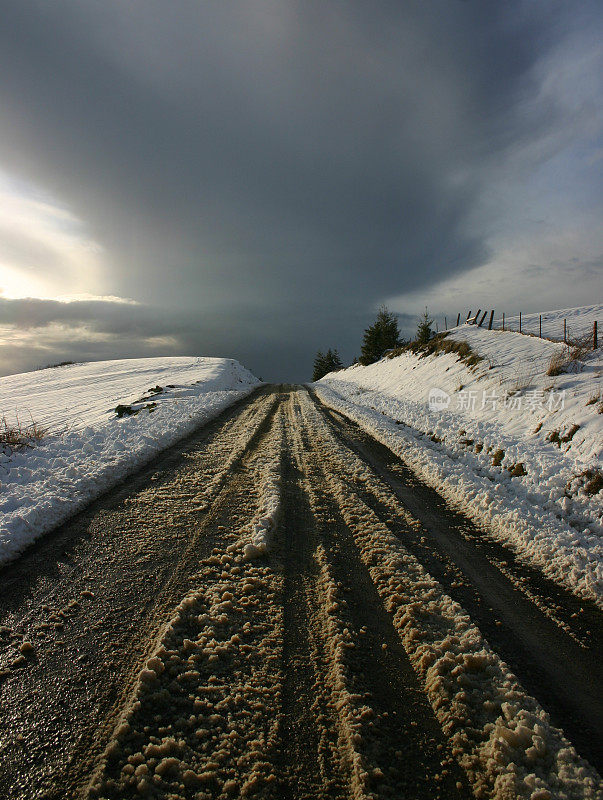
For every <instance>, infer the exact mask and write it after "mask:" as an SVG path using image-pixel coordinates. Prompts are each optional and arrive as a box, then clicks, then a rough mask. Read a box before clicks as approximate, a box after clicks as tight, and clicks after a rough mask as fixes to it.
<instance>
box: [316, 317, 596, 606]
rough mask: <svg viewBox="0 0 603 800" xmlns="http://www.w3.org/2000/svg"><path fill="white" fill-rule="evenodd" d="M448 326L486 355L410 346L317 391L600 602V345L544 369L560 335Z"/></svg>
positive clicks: (485, 522) (460, 504) (504, 536)
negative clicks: (423, 351) (469, 361)
mask: <svg viewBox="0 0 603 800" xmlns="http://www.w3.org/2000/svg"><path fill="white" fill-rule="evenodd" d="M591 311H592V308H589V313H590V312H591ZM558 313H560V314H561V313H564V314H565V315H566V317H567V318H568V319H569V318H571V317H570V312H569V311H565V312H558ZM577 316H578V317H579V315H577ZM602 317H603V314H602ZM450 338H453V339H456V340H459V341H466V342H468V343H469V344H470V346H471V347H472V349H473V350H474V351H475V352H476V353H478V354H479V355H480V356H481V357H482V360H481V361H479V363H478V364H477V365H476V366H474V367H468V366H467V365H466V364H465V363H463V362H462V361H460V360H459V359H458V358H457V356H456V355H455V354H452V353H450V354H446V353H443V354H439V355H431V356H427V357H420V356H419V355H414V354H412V353H410V352H408V353H404V354H402V355H401V356H398V357H396V358H392V359H387V358H385V359H382V360H381V361H379V362H378V363H376V364H372V365H370V366H368V367H362V366H360V365H355V366H353V367H350V368H349V369H347V370H342V371H340V372H337V373H331V374H330V375H328V376H326V377H325V378H323V379H322V380H321V381H319V382H318V383H317V384H316V389H317V390H318V394H319V397H320V398H321V399H322V400H323V401H324V402H326V403H327V404H329V405H331V406H333V407H334V408H336V409H337V410H339V411H341V412H343V413H344V414H347V415H348V416H349V417H351V418H352V419H354V420H355V421H356V422H358V423H359V424H360V425H362V426H363V427H364V428H365V429H367V430H368V431H369V432H370V433H372V434H373V435H374V436H376V438H378V439H379V440H380V441H382V442H383V443H384V444H386V445H387V446H388V447H389V448H390V449H391V450H392V451H393V452H395V453H396V454H397V455H399V456H401V457H402V458H404V459H405V460H406V461H407V462H408V463H409V464H410V465H411V466H412V467H413V468H414V469H415V470H416V471H417V472H418V473H419V474H420V475H421V477H422V478H423V479H424V480H425V481H426V482H427V483H429V484H430V485H432V486H434V488H437V489H438V491H440V492H441V493H442V494H443V495H444V496H445V497H446V498H447V499H448V500H449V501H450V502H451V503H452V504H453V505H454V506H455V507H457V508H459V509H460V510H462V511H464V512H465V513H467V514H468V515H469V516H471V517H472V518H473V519H475V520H476V521H477V522H478V523H479V524H480V525H482V526H484V527H485V528H486V529H488V530H490V531H491V532H492V533H493V534H494V535H495V537H496V538H498V539H499V540H501V541H503V542H505V543H508V544H511V545H512V546H513V547H514V549H515V550H516V551H517V552H518V553H520V554H521V555H523V556H524V557H526V558H527V559H528V560H530V561H531V562H532V563H534V564H536V565H538V566H539V567H540V568H541V569H542V570H543V571H544V572H545V573H546V574H547V575H548V576H549V577H551V578H553V579H554V580H557V581H558V582H560V583H563V584H564V585H565V586H567V587H569V588H571V589H572V590H573V591H575V592H576V593H577V594H579V595H581V596H584V597H589V598H591V599H593V598H598V601H599V602H603V547H602V545H601V534H602V533H603V504H602V503H601V493H600V492H599V491H596V489H597V480H598V478H597V475H598V474H600V473H601V471H602V470H603V414H602V413H601V408H602V407H603V405H602V404H603V393H602V392H603V389H602V377H601V376H602V375H603V359H602V357H601V350H600V349H599V350H598V351H594V352H592V351H591V352H589V353H586V354H585V356H584V359H583V360H581V361H578V362H571V363H568V364H567V366H566V369H568V370H569V371H568V372H562V373H561V374H560V375H557V376H548V375H547V374H546V372H547V369H548V366H549V364H550V361H551V358H552V357H553V356H554V355H556V354H558V353H561V354H562V355H563V356H565V355H566V353H567V348H565V346H564V345H562V344H555V343H552V342H548V341H545V340H541V339H538V338H534V337H531V336H523V335H521V334H518V333H513V332H507V331H505V332H503V331H488V330H484V329H481V328H477V327H476V326H461V327H460V328H457V329H454V330H453V331H452V332H451V333H450ZM433 390H437V392H436V394H435V396H434V394H431V400H432V402H431V407H430V402H429V401H430V393H432V392H433ZM434 399H435V401H436V402H435V403H434Z"/></svg>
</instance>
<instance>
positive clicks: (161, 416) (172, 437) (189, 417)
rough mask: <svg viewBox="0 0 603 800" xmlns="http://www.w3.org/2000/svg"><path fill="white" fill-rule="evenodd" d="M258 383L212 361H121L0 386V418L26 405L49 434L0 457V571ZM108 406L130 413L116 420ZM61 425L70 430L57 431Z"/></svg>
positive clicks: (16, 378) (227, 363)
mask: <svg viewBox="0 0 603 800" xmlns="http://www.w3.org/2000/svg"><path fill="white" fill-rule="evenodd" d="M104 374H106V382H105V381H104V380H103V375H104ZM258 384H259V382H258V380H257V379H256V378H255V377H254V376H253V375H252V374H251V373H250V372H249V371H248V370H246V369H245V368H244V367H242V366H241V365H240V364H239V363H238V362H236V361H234V360H232V359H218V358H165V359H163V358H148V359H147V358H145V359H124V360H120V361H108V362H95V363H94V364H78V365H73V366H69V367H59V368H56V369H49V370H42V371H40V372H35V373H25V374H23V375H12V376H9V377H8V378H3V379H1V380H0V412H1V413H3V414H6V415H7V417H10V415H11V414H14V413H15V412H18V413H20V415H21V419H22V421H23V411H24V409H25V408H27V409H28V410H29V412H30V413H31V416H32V418H33V419H34V420H35V421H36V422H37V423H41V424H43V425H46V426H49V427H50V430H51V433H50V435H49V436H48V437H47V438H46V439H44V440H43V442H42V443H40V444H39V445H37V446H35V447H33V448H32V449H26V450H22V451H20V452H13V453H12V454H11V453H4V454H3V455H0V564H3V563H6V562H7V561H10V560H11V559H13V558H15V557H16V556H17V555H18V554H19V553H21V552H22V551H23V550H24V548H25V547H27V545H28V544H30V543H31V542H32V541H34V540H35V539H37V538H38V537H39V536H41V535H42V534H44V533H46V532H48V531H49V530H51V529H52V528H54V527H55V526H56V525H58V524H60V523H62V522H64V521H65V520H66V519H67V518H68V517H70V516H72V515H73V514H74V513H75V512H77V511H79V510H80V509H82V508H83V507H84V506H85V505H86V504H88V503H89V502H90V501H91V500H93V499H94V498H96V497H98V496H99V495H100V494H102V493H103V492H104V491H106V490H107V489H109V488H111V487H112V486H114V485H116V484H117V483H119V482H120V481H122V480H123V479H124V478H125V477H126V476H127V475H128V474H130V473H131V472H133V471H134V470H136V469H137V468H138V467H140V466H141V465H142V464H144V463H146V462H147V461H149V460H150V459H152V458H153V457H154V456H156V455H157V454H158V453H160V452H161V451H162V450H163V449H165V448H166V447H169V446H170V445H172V444H174V443H175V442H177V441H178V440H179V439H181V438H182V437H184V436H186V435H187V434H190V433H191V432H192V431H194V430H195V429H196V428H197V427H199V426H200V425H201V424H203V423H205V422H207V421H208V420H210V419H211V418H212V417H215V416H216V415H217V414H219V413H220V412H221V411H222V410H223V409H224V408H226V407H227V406H229V405H231V404H232V403H234V402H235V401H236V400H238V399H239V398H241V397H244V396H245V395H246V394H248V393H249V392H251V391H252V390H253V388H254V387H255V386H257V385H258ZM151 388H152V389H154V390H156V389H159V388H161V389H162V391H154V392H152V393H149V392H148V390H149V389H151ZM28 391H31V394H30V395H28ZM141 395H142V397H141ZM27 398H29V400H27ZM136 401H138V402H136ZM26 403H27V405H26ZM117 405H129V406H130V407H131V409H132V410H133V411H135V412H136V413H135V414H134V415H131V416H129V415H125V416H124V417H122V418H118V417H117V415H116V413H115V408H116V406H117ZM68 418H71V419H73V420H74V423H75V424H74V425H73V426H72V427H71V428H70V429H69V430H67V431H64V430H63V431H61V426H63V425H64V424H65V422H66V420H67V419H68ZM53 430H54V431H56V432H54V433H53V432H52V431H53Z"/></svg>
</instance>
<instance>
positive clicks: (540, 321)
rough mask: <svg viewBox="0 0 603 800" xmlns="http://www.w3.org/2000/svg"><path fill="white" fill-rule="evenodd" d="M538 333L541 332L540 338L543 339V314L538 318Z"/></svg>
mask: <svg viewBox="0 0 603 800" xmlns="http://www.w3.org/2000/svg"><path fill="white" fill-rule="evenodd" d="M538 332H539V336H540V338H541V339H542V314H540V316H539V318H538Z"/></svg>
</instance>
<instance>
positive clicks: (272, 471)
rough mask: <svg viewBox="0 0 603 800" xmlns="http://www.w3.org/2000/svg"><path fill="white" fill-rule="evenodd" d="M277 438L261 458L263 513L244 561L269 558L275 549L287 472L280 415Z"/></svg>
mask: <svg viewBox="0 0 603 800" xmlns="http://www.w3.org/2000/svg"><path fill="white" fill-rule="evenodd" d="M274 425H275V430H276V431H277V434H278V435H277V437H275V438H274V439H271V442H270V445H269V446H268V447H267V448H266V454H265V455H264V456H261V457H259V458H258V465H257V467H256V486H258V487H259V492H260V498H261V499H260V511H259V513H258V515H257V516H256V517H255V519H254V520H253V522H252V523H251V534H250V537H246V541H245V542H244V544H243V560H244V561H253V560H254V559H256V558H260V557H261V556H264V555H266V553H268V552H269V551H270V550H271V549H272V546H273V542H274V533H275V530H276V526H277V524H278V520H279V516H280V512H281V506H282V503H281V477H282V471H283V464H282V462H283V442H284V421H283V416H282V414H279V415H278V416H277V418H276V420H275V422H274Z"/></svg>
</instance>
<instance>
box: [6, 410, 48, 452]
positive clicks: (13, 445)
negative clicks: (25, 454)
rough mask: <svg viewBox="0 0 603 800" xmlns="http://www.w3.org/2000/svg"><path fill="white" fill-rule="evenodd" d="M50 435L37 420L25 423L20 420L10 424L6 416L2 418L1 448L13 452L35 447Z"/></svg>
mask: <svg viewBox="0 0 603 800" xmlns="http://www.w3.org/2000/svg"><path fill="white" fill-rule="evenodd" d="M47 435H48V431H47V430H46V428H43V427H42V426H41V425H38V424H37V423H36V422H33V421H32V422H30V423H28V424H27V425H23V424H22V423H21V422H19V420H18V419H17V421H16V422H15V423H14V424H10V423H9V422H8V420H7V419H6V417H2V420H0V450H1V451H3V452H8V453H12V452H15V451H17V450H24V449H25V448H30V447H33V446H34V445H35V444H36V443H37V442H39V441H41V440H42V439H44V438H45V437H46V436H47Z"/></svg>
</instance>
